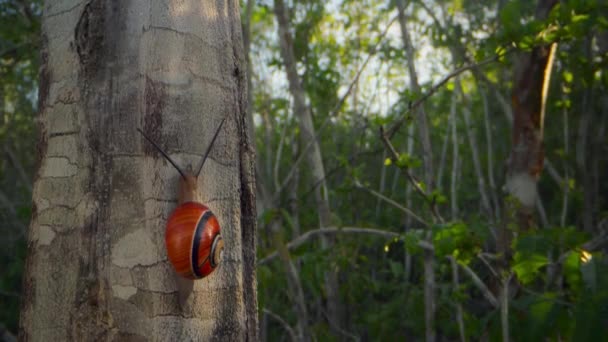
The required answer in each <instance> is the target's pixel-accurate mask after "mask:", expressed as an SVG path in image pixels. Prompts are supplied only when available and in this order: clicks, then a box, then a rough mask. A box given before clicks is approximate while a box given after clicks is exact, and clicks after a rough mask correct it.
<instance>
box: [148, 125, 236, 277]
mask: <svg viewBox="0 0 608 342" xmlns="http://www.w3.org/2000/svg"><path fill="white" fill-rule="evenodd" d="M224 120H225V118H224V119H223V120H222V122H221V123H220V125H219V128H218V129H217V131H216V132H215V135H214V136H213V139H212V141H211V143H210V144H209V147H208V148H207V151H206V153H205V155H204V157H203V160H202V162H201V165H200V167H199V170H198V173H197V174H196V176H195V175H192V174H190V173H185V172H184V171H182V170H181V169H180V168H179V167H178V166H177V164H176V163H175V162H174V161H173V160H172V159H171V158H170V157H169V156H168V155H167V154H166V153H165V152H164V151H163V150H162V149H161V148H160V147H159V146H158V145H156V143H154V142H153V141H152V140H151V139H150V138H148V136H146V135H145V134H144V132H143V131H142V130H140V129H138V131H139V132H140V133H141V134H142V135H143V136H144V137H145V138H146V140H148V141H149V142H150V143H151V144H152V145H154V147H155V148H156V149H157V150H158V151H159V152H160V153H161V154H162V155H163V156H164V157H165V158H166V159H167V160H168V161H169V162H170V163H171V165H173V166H174V167H175V169H177V171H178V172H179V173H180V175H181V177H180V186H179V189H180V190H179V196H178V206H177V208H175V209H174V210H173V212H172V213H171V215H170V216H169V219H168V220H167V225H166V230H165V247H166V249H167V257H168V258H169V262H170V263H171V265H173V268H174V269H175V271H176V273H177V274H179V275H180V276H182V277H184V278H188V279H200V278H204V277H206V276H208V275H209V274H211V273H212V272H213V271H214V270H215V269H216V268H217V267H218V266H219V264H220V261H221V259H222V251H223V249H224V241H223V240H222V236H221V234H220V224H219V222H218V219H217V217H216V216H215V215H214V214H213V212H212V211H211V210H210V209H209V208H208V207H207V206H206V205H204V204H202V203H200V201H199V193H198V191H197V181H198V175H199V174H200V172H201V170H202V168H203V165H204V163H205V160H206V159H207V156H208V155H209V152H210V150H211V147H212V146H213V143H214V142H215V139H216V138H217V135H218V133H219V131H220V129H221V127H222V124H223V123H224Z"/></svg>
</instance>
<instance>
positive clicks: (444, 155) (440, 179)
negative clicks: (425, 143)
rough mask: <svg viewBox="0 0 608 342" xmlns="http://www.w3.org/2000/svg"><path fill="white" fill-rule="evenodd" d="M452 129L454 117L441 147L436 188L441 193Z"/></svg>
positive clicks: (449, 123) (450, 119)
mask: <svg viewBox="0 0 608 342" xmlns="http://www.w3.org/2000/svg"><path fill="white" fill-rule="evenodd" d="M451 128H452V117H451V116H450V117H449V118H448V129H447V130H446V132H445V134H444V137H443V144H442V146H441V159H439V167H438V168H437V180H436V183H435V186H436V187H437V189H438V190H439V191H442V190H443V170H444V168H445V161H446V159H447V154H448V143H449V141H450V136H451V135H450V134H451V131H450V129H451Z"/></svg>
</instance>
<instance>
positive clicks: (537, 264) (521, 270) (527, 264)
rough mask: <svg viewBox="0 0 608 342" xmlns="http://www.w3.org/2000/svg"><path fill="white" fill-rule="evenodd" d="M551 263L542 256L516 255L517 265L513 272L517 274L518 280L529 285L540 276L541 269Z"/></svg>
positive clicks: (514, 266)
mask: <svg viewBox="0 0 608 342" xmlns="http://www.w3.org/2000/svg"><path fill="white" fill-rule="evenodd" d="M548 263H549V260H548V259H547V257H546V256H544V255H541V254H527V255H526V254H522V253H516V254H515V265H513V271H514V272H515V274H517V278H518V279H519V281H521V282H522V283H523V284H529V283H530V282H532V281H533V280H534V279H536V276H537V274H538V271H539V270H540V268H541V267H544V266H545V265H547V264H548Z"/></svg>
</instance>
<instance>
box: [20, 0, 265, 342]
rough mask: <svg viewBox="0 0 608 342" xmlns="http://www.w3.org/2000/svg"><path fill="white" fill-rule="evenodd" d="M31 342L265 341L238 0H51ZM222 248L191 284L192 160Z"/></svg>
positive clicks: (31, 258)
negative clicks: (176, 216) (186, 237)
mask: <svg viewBox="0 0 608 342" xmlns="http://www.w3.org/2000/svg"><path fill="white" fill-rule="evenodd" d="M43 32H44V37H45V38H44V39H43V40H44V48H43V52H42V56H43V58H42V62H43V66H42V68H41V83H40V107H39V108H40V115H39V124H40V132H41V137H40V140H39V141H40V142H39V147H38V149H39V151H38V152H39V158H40V163H39V168H38V172H37V175H36V180H35V183H34V187H33V207H34V208H33V214H32V221H31V225H30V229H29V236H28V257H27V262H26V271H25V275H24V285H23V288H24V293H23V297H22V298H24V300H23V303H22V311H21V321H20V332H19V333H20V339H21V340H36V341H80V340H126V339H128V340H211V339H223V340H256V339H257V298H256V297H257V296H256V284H255V283H256V280H255V250H254V248H255V218H256V215H255V214H256V213H255V192H254V178H253V161H254V152H253V144H252V141H251V137H250V136H249V132H250V131H249V128H248V124H247V118H246V108H247V95H246V75H245V70H246V60H245V58H244V55H243V51H242V40H241V33H242V32H241V26H240V21H239V6H238V3H236V2H234V1H228V2H225V3H219V4H216V3H207V2H205V3H202V2H197V1H185V2H179V3H178V2H168V3H164V4H162V5H161V4H160V3H156V2H142V1H135V0H129V1H102V0H91V1H89V2H85V3H83V2H79V1H62V2H51V1H49V2H47V3H46V4H45V6H44V16H43ZM225 115H229V119H228V120H227V121H226V123H225V125H224V128H223V130H222V134H221V135H220V137H219V139H218V141H217V143H216V145H215V148H214V150H213V151H212V153H211V155H210V159H211V162H208V163H207V164H206V166H205V170H203V174H204V176H203V177H200V179H199V183H200V184H199V188H200V189H203V190H204V192H203V193H202V197H203V199H204V202H205V203H207V204H208V205H209V206H210V207H211V208H212V209H213V211H214V212H215V214H216V215H217V216H218V219H219V220H220V222H221V224H222V235H223V237H224V240H225V241H226V245H227V248H226V249H225V252H224V258H223V262H222V264H221V266H220V267H219V268H218V269H217V270H216V271H215V273H213V274H212V275H211V276H209V277H208V278H205V279H203V280H199V281H196V282H192V281H187V280H183V279H178V278H177V276H176V274H175V272H174V271H173V269H172V267H171V265H170V264H169V261H168V260H167V256H166V252H165V247H164V229H165V221H166V219H167V216H168V215H169V213H170V211H171V210H172V209H173V208H174V207H175V204H176V203H175V198H176V190H177V189H176V183H177V182H176V181H177V178H178V177H179V176H178V174H177V173H176V172H175V171H174V170H173V169H172V167H171V166H170V165H168V164H167V163H166V162H165V161H164V160H163V159H162V157H159V155H158V154H157V153H156V152H155V151H153V150H151V149H149V147H148V145H147V144H145V143H144V142H143V141H142V139H141V137H140V136H139V135H138V134H137V133H136V132H135V128H137V127H143V129H144V130H145V131H146V132H147V133H148V134H149V135H151V136H152V137H153V138H154V139H155V140H156V141H157V142H158V143H159V144H160V145H161V146H163V148H165V149H166V150H167V152H168V153H169V154H171V155H172V157H173V158H174V159H176V160H177V162H178V163H179V164H181V165H184V166H185V165H191V166H192V165H198V163H199V162H200V154H201V153H202V152H203V150H204V148H205V146H206V145H207V144H208V143H209V142H210V140H211V137H212V135H213V130H214V129H215V127H217V125H218V123H219V122H220V120H221V119H222V118H223V117H224V116H225Z"/></svg>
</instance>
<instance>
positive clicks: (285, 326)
mask: <svg viewBox="0 0 608 342" xmlns="http://www.w3.org/2000/svg"><path fill="white" fill-rule="evenodd" d="M262 312H264V313H265V314H267V315H268V316H270V317H272V318H274V319H275V320H276V321H277V322H279V323H280V324H281V325H282V326H283V329H285V330H286V331H287V333H288V334H289V337H290V338H291V340H292V341H294V342H295V341H298V337H297V335H296V332H295V331H293V328H292V327H291V326H290V325H289V323H287V322H286V321H285V320H284V319H283V318H281V316H279V315H277V314H275V313H274V312H272V311H270V310H268V309H266V308H263V309H262Z"/></svg>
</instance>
